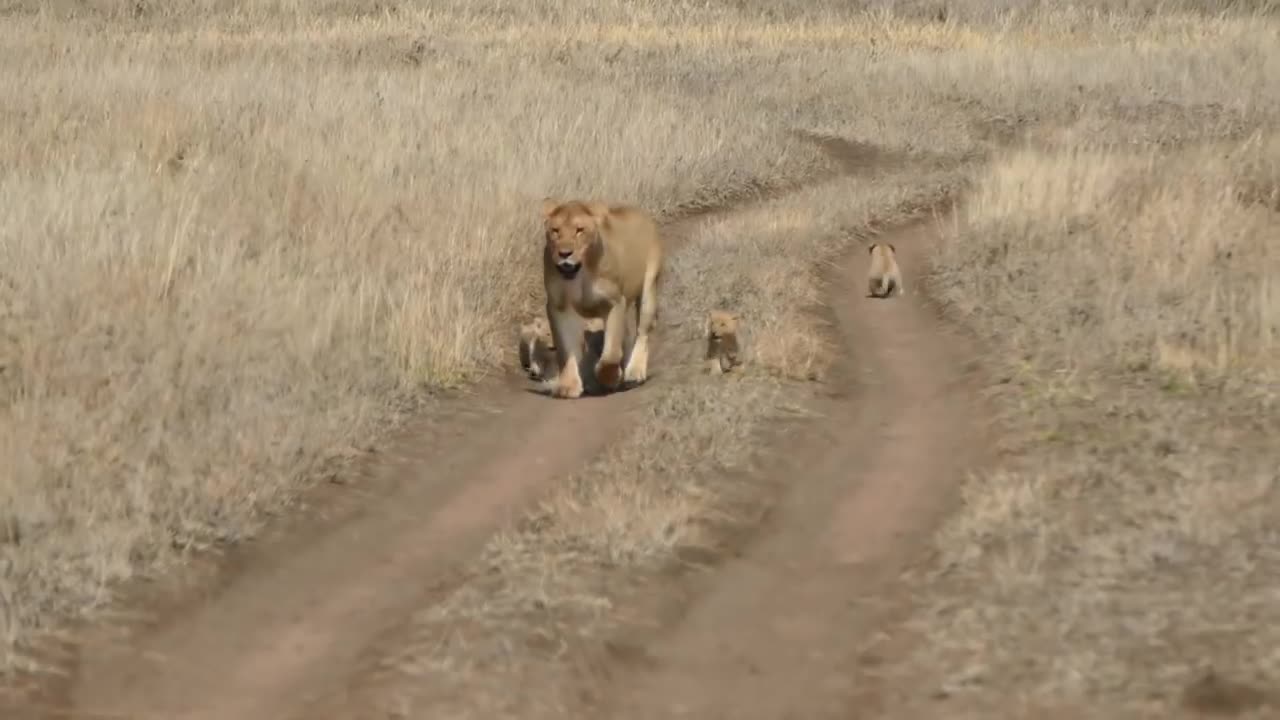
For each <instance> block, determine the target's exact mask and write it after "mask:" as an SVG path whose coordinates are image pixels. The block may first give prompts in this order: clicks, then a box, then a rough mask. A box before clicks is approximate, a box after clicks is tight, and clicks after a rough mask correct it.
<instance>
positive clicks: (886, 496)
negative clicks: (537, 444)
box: [604, 221, 985, 720]
mask: <svg viewBox="0 0 1280 720" xmlns="http://www.w3.org/2000/svg"><path fill="white" fill-rule="evenodd" d="M936 229H937V226H936V225H935V224H934V223H933V222H932V221H926V222H921V223H919V224H915V225H913V226H910V227H907V228H903V229H899V230H896V231H893V232H890V233H887V234H886V235H883V236H881V237H880V238H879V239H878V241H879V242H891V243H893V244H894V245H896V246H897V249H898V255H899V260H900V263H901V265H902V268H903V274H904V277H905V281H906V286H907V295H905V296H903V297H895V298H893V299H888V300H877V299H869V298H865V297H863V293H864V292H865V290H864V288H865V286H866V285H865V281H864V278H865V274H864V273H865V269H866V253H865V252H863V251H862V250H863V249H862V247H861V246H857V247H856V248H855V250H854V251H853V252H851V256H850V257H849V258H848V260H847V261H846V262H844V263H843V265H842V267H841V268H840V270H839V272H837V273H835V274H834V275H833V277H832V284H831V287H830V289H829V293H830V294H829V297H830V298H831V302H832V309H833V312H834V316H835V317H834V319H835V326H836V329H837V333H838V335H839V339H840V342H841V348H842V350H843V352H844V359H843V361H842V362H841V364H840V366H839V367H838V368H837V372H836V373H835V374H834V375H833V378H832V388H833V389H832V393H831V394H830V396H829V397H828V398H826V399H825V401H824V402H823V406H822V407H821V408H819V410H820V411H821V412H822V413H823V420H822V421H821V422H820V423H818V424H817V425H818V427H817V429H816V432H815V430H814V428H813V427H809V428H807V429H806V430H805V432H804V435H803V436H802V437H799V438H793V439H791V440H790V441H789V442H787V443H786V447H787V449H788V452H787V453H786V454H779V455H778V457H777V458H776V463H775V464H774V466H773V467H772V468H771V469H770V471H771V472H774V473H779V474H783V476H785V477H791V478H796V480H795V482H794V485H793V488H794V489H793V490H792V491H791V492H790V493H789V494H788V496H787V498H786V500H785V501H784V503H783V506H782V507H781V508H780V509H779V511H778V512H777V513H775V516H774V518H773V522H772V523H771V525H772V526H773V527H772V532H770V533H768V534H767V535H766V536H765V537H764V538H763V539H762V540H761V541H760V542H759V543H758V544H756V545H755V546H754V547H753V548H752V550H751V552H750V553H749V554H748V555H747V556H746V557H742V558H739V559H736V560H734V561H732V562H730V563H729V564H728V565H726V566H725V567H723V568H722V569H720V570H719V571H717V572H715V573H714V574H713V575H712V576H709V577H706V578H702V579H701V580H700V581H699V582H701V583H702V584H703V587H702V588H700V590H695V592H696V594H697V596H698V597H697V600H696V602H695V604H694V606H693V608H692V609H691V610H690V612H689V613H687V614H686V615H685V617H684V618H683V619H682V621H681V622H679V624H678V625H676V626H675V627H672V628H669V629H668V632H667V633H666V634H665V636H664V637H662V638H661V639H660V640H659V641H658V642H656V643H654V644H653V645H652V646H651V648H650V658H649V659H650V662H649V664H650V665H651V666H652V667H653V668H654V669H653V670H650V671H649V672H647V673H644V674H643V676H641V677H639V678H636V677H628V678H626V679H625V681H624V683H621V684H620V685H619V687H618V688H616V690H615V692H614V698H615V704H614V706H613V707H611V708H610V711H609V712H607V713H605V714H604V715H605V716H606V717H616V718H635V719H636V720H640V719H644V720H649V719H651V718H654V719H656V718H674V717H689V718H698V719H699V720H703V719H705V720H712V719H719V718H725V719H726V720H727V719H729V718H733V719H734V720H742V719H750V718H759V719H760V720H779V719H782V718H797V719H798V718H805V719H806V720H809V719H811V718H828V717H829V718H851V717H871V716H876V712H875V708H876V702H875V700H876V695H877V693H878V689H877V688H875V686H874V683H868V682H867V678H868V674H867V673H864V672H863V666H864V665H865V664H868V663H871V662H873V657H872V656H871V655H870V654H868V653H866V652H864V650H865V649H866V648H867V647H868V646H869V645H870V644H871V642H872V641H873V640H875V639H876V636H877V631H878V630H879V629H880V628H881V627H883V626H884V625H885V624H886V623H887V622H888V621H889V620H891V619H892V617H893V613H894V611H895V610H896V609H900V606H899V602H898V601H901V605H906V604H907V599H905V598H895V597H894V595H893V588H892V585H891V582H892V580H893V578H894V577H895V576H896V573H897V571H898V570H900V569H902V568H903V567H904V565H905V564H906V563H908V562H910V561H911V560H912V559H913V557H914V553H915V552H917V551H920V550H921V549H922V546H921V545H922V542H924V541H927V539H928V534H927V531H928V530H929V529H930V528H931V527H932V525H933V523H934V522H935V520H936V519H937V518H938V515H939V513H940V511H942V510H943V509H945V506H946V504H947V503H948V501H949V498H950V497H951V494H952V491H953V490H955V489H956V488H957V487H958V484H959V483H958V481H959V480H960V479H961V473H962V472H963V471H964V469H965V468H966V466H968V465H969V464H970V463H973V462H977V461H979V460H980V459H981V457H982V453H983V449H984V447H985V442H984V440H985V437H984V436H985V426H984V424H983V418H984V416H983V412H982V408H981V406H980V405H979V404H978V402H977V398H978V393H977V385H976V382H975V378H974V377H973V376H972V375H971V373H970V372H969V371H968V370H967V368H969V367H971V363H970V358H969V357H968V355H967V354H966V343H965V341H964V339H963V338H961V337H958V336H955V335H953V334H951V333H949V332H948V331H947V330H946V329H945V328H943V327H942V326H941V325H940V324H939V322H938V321H937V319H936V315H935V313H934V312H933V310H932V309H931V308H929V307H928V306H927V305H926V304H925V303H924V302H923V297H922V296H921V295H920V294H919V291H918V287H919V286H918V284H917V282H916V278H917V277H918V273H919V270H920V269H921V268H922V267H923V264H924V262H925V255H926V251H927V247H928V245H929V244H930V243H932V242H933V241H934V240H935V239H936Z"/></svg>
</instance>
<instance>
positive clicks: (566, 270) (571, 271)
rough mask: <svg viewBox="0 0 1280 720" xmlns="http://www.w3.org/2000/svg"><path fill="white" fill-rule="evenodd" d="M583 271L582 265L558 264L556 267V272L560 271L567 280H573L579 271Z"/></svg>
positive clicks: (571, 263)
mask: <svg viewBox="0 0 1280 720" xmlns="http://www.w3.org/2000/svg"><path fill="white" fill-rule="evenodd" d="M581 269H582V263H575V262H565V263H558V264H557V265H556V270H559V271H560V275H561V276H563V277H564V278H565V279H566V280H572V279H573V278H574V277H575V276H576V275H577V274H578V271H579V270H581Z"/></svg>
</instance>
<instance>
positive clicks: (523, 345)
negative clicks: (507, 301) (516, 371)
mask: <svg viewBox="0 0 1280 720" xmlns="http://www.w3.org/2000/svg"><path fill="white" fill-rule="evenodd" d="M519 338H520V368H521V369H522V370H524V371H525V373H527V374H528V375H529V377H530V378H533V379H534V380H544V379H546V377H547V373H548V371H549V370H551V369H553V368H554V367H555V365H554V363H555V350H556V344H555V340H554V339H552V337H551V325H550V324H549V323H548V322H547V319H546V318H545V317H542V316H538V317H535V318H534V319H532V320H530V321H529V322H527V323H524V324H523V325H521V326H520V336H519Z"/></svg>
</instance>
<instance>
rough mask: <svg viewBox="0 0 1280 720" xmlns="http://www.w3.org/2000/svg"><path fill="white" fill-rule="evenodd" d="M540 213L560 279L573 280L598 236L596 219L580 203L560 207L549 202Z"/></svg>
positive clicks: (570, 203) (549, 249)
mask: <svg viewBox="0 0 1280 720" xmlns="http://www.w3.org/2000/svg"><path fill="white" fill-rule="evenodd" d="M543 213H544V215H545V217H546V221H545V226H546V239H547V250H548V252H550V253H551V260H552V262H554V263H555V266H556V270H557V271H559V273H560V275H561V276H562V277H564V278H565V279H566V280H572V279H573V278H575V277H577V275H578V271H579V270H581V269H582V263H583V262H584V260H585V259H586V254H587V250H588V249H589V248H590V247H591V246H592V244H594V243H595V242H596V240H597V239H598V238H599V236H600V233H599V220H598V219H597V218H596V217H595V216H594V215H592V213H591V210H590V209H588V207H587V206H586V205H585V204H584V203H580V202H567V203H564V204H561V205H552V204H551V203H550V202H548V204H547V206H545V207H544V209H543Z"/></svg>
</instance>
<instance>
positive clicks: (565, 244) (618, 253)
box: [542, 198, 663, 398]
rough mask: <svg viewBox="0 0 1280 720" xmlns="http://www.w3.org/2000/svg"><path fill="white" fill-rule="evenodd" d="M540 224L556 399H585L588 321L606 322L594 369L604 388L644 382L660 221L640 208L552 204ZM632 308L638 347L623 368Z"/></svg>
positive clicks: (571, 202)
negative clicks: (581, 361)
mask: <svg viewBox="0 0 1280 720" xmlns="http://www.w3.org/2000/svg"><path fill="white" fill-rule="evenodd" d="M542 218H543V235H544V242H545V244H544V248H543V253H542V279H543V284H544V285H545V286H546V291H547V319H548V320H550V324H551V334H552V335H553V337H554V339H555V349H556V362H557V363H558V364H559V375H558V377H557V379H556V383H555V387H554V389H553V390H552V395H554V396H555V397H558V398H577V397H581V395H582V389H583V388H582V376H581V375H580V374H579V372H578V358H579V356H580V355H581V353H582V345H583V335H582V321H583V319H584V318H599V319H603V320H604V348H603V350H602V351H601V353H600V359H599V360H598V361H597V362H596V367H595V373H596V380H597V381H598V382H599V383H600V385H601V386H603V387H604V388H605V389H608V390H613V389H616V388H617V387H618V386H619V384H620V383H621V382H622V381H623V380H626V381H627V382H629V383H642V382H644V381H645V379H646V378H648V375H649V370H648V368H649V333H650V331H651V330H652V329H653V325H654V320H655V318H656V316H657V310H658V304H657V303H658V289H657V283H658V276H659V275H660V274H661V272H662V262H663V247H662V240H661V238H660V237H659V235H658V226H657V223H655V222H654V220H653V218H652V217H651V216H650V215H649V214H648V213H646V212H645V211H644V210H641V209H639V208H636V207H630V206H625V205H619V206H609V205H606V204H604V203H600V202H584V201H579V200H567V201H565V202H558V201H556V200H552V199H550V198H548V199H546V200H543V201H542ZM629 310H630V311H633V312H634V313H635V317H636V329H635V342H634V343H632V346H631V357H630V358H629V359H628V360H627V366H626V368H625V369H623V368H622V367H621V364H622V347H623V342H622V336H623V335H624V334H625V333H627V332H628V328H627V311H629Z"/></svg>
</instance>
